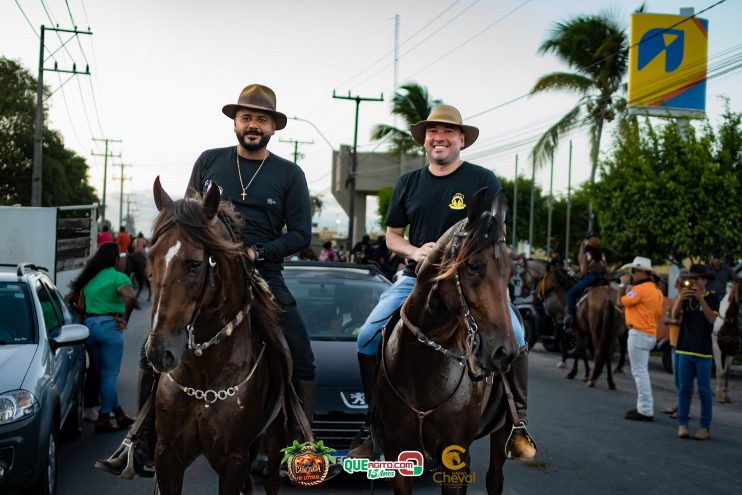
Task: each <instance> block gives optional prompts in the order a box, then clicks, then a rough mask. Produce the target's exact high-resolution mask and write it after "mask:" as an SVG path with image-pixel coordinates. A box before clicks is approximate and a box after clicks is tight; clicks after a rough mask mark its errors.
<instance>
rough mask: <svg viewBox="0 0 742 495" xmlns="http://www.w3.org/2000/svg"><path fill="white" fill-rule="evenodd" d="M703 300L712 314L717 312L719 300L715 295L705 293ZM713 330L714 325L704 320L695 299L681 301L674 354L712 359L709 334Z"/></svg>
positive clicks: (704, 316)
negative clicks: (678, 332)
mask: <svg viewBox="0 0 742 495" xmlns="http://www.w3.org/2000/svg"><path fill="white" fill-rule="evenodd" d="M703 298H704V299H705V300H706V304H708V305H709V308H711V310H712V311H713V312H715V313H718V312H719V299H718V298H717V297H716V296H715V295H713V294H712V293H710V292H706V295H704V297H703ZM713 329H714V324H713V323H709V321H708V320H707V319H706V315H705V314H704V313H703V309H702V308H701V306H700V303H699V302H698V301H696V300H695V299H688V300H685V301H683V316H682V320H681V322H680V335H678V345H677V346H676V347H675V352H679V353H685V354H693V355H700V356H705V357H712V356H713V352H712V348H711V333H712V332H713Z"/></svg>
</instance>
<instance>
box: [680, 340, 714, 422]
mask: <svg viewBox="0 0 742 495" xmlns="http://www.w3.org/2000/svg"><path fill="white" fill-rule="evenodd" d="M713 362H714V361H713V359H711V358H706V357H698V356H691V355H688V354H682V353H680V354H678V375H679V376H680V390H678V424H679V425H683V426H688V412H689V410H690V399H691V396H692V395H693V380H694V379H695V381H696V382H697V383H698V396H699V397H700V398H701V420H700V426H701V428H707V429H710V428H711V416H712V412H711V411H712V408H713V394H712V392H711V367H712V366H713Z"/></svg>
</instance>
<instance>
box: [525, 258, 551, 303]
mask: <svg viewBox="0 0 742 495" xmlns="http://www.w3.org/2000/svg"><path fill="white" fill-rule="evenodd" d="M547 265H548V263H547V262H546V261H544V260H537V259H533V258H529V259H527V260H524V261H523V268H522V270H521V272H520V273H521V280H522V283H521V293H520V295H521V297H528V296H530V295H531V294H533V293H534V292H535V291H536V289H537V288H538V284H539V283H540V282H541V279H543V278H544V273H546V268H547Z"/></svg>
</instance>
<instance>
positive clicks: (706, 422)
mask: <svg viewBox="0 0 742 495" xmlns="http://www.w3.org/2000/svg"><path fill="white" fill-rule="evenodd" d="M713 278H714V276H713V275H712V274H710V273H708V272H707V271H706V267H705V266H703V265H691V267H690V269H689V270H688V274H687V275H685V276H684V277H683V279H682V282H681V287H682V288H681V290H680V293H679V294H678V297H677V299H676V300H675V305H674V306H673V310H672V317H673V319H675V320H680V334H679V335H678V343H677V346H676V347H675V353H676V354H677V364H678V366H677V371H678V382H679V384H680V388H679V390H678V437H679V438H688V437H689V433H688V411H689V409H690V399H691V396H692V394H693V378H694V377H695V380H696V382H697V383H698V395H699V396H700V398H701V419H700V428H699V430H698V432H696V434H695V438H696V439H697V440H708V439H709V438H711V433H710V430H711V415H712V405H713V395H712V392H711V367H712V366H713V349H712V343H711V335H712V333H713V328H714V321H715V320H716V317H717V316H718V315H719V299H718V298H717V297H716V296H715V295H714V294H712V293H711V292H709V291H707V290H706V282H707V281H708V280H713Z"/></svg>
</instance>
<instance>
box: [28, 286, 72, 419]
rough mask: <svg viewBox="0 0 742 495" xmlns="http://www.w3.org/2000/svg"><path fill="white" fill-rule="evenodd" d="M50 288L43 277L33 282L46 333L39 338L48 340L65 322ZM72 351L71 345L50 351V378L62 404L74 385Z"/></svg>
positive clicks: (67, 398) (68, 397)
mask: <svg viewBox="0 0 742 495" xmlns="http://www.w3.org/2000/svg"><path fill="white" fill-rule="evenodd" d="M50 288H51V286H50V283H49V282H48V281H46V280H44V278H43V277H40V278H38V279H37V280H36V281H35V282H34V290H35V292H36V296H37V297H38V299H39V303H40V304H41V313H42V315H43V318H44V327H45V333H46V335H40V336H39V340H41V339H42V338H43V339H45V340H47V341H48V340H49V339H50V338H53V337H55V336H57V335H59V332H60V331H61V329H62V325H64V323H65V322H64V311H63V310H62V307H61V304H60V303H59V301H56V300H55V299H54V297H53V296H52V294H51V292H50V290H49V289H50ZM52 291H53V289H52ZM74 352H75V351H74V349H73V347H71V346H65V347H60V348H59V349H57V350H56V351H52V354H53V359H52V362H53V367H54V369H53V371H52V376H51V379H52V383H54V385H55V388H56V389H57V393H58V394H59V399H60V401H61V403H62V404H67V403H68V402H69V400H70V397H71V394H72V393H73V390H72V387H73V386H74V381H71V380H70V373H71V372H72V370H71V368H73V366H72V360H73V358H74Z"/></svg>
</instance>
